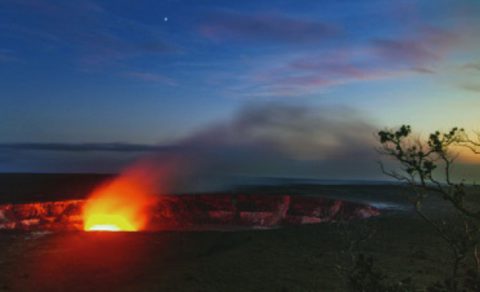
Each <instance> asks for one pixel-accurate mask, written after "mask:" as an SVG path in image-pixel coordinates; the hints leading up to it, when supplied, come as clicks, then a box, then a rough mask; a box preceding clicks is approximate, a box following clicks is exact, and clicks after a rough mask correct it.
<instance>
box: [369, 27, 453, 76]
mask: <svg viewBox="0 0 480 292" xmlns="http://www.w3.org/2000/svg"><path fill="white" fill-rule="evenodd" d="M458 41H459V36H458V35H457V34H455V33H453V32H450V31H447V30H443V29H439V28H434V27H430V26H423V27H421V28H420V29H419V32H418V33H416V34H414V35H412V36H410V37H406V38H401V37H400V38H393V37H390V38H376V39H373V40H372V46H373V49H374V50H375V51H376V53H377V54H378V55H379V56H380V57H381V58H383V59H384V60H386V61H389V62H390V63H391V64H392V65H396V66H402V64H403V65H407V66H411V67H413V68H419V67H420V68H429V67H431V66H432V65H435V64H436V63H437V62H439V61H441V60H443V59H444V58H445V56H446V55H447V54H448V53H449V52H450V51H451V49H452V48H453V47H454V46H455V44H456V42H458ZM427 70H431V69H427Z"/></svg>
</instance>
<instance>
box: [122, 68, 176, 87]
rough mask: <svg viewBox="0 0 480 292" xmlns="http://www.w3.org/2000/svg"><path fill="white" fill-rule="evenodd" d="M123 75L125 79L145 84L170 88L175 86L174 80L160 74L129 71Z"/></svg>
mask: <svg viewBox="0 0 480 292" xmlns="http://www.w3.org/2000/svg"><path fill="white" fill-rule="evenodd" d="M123 75H124V76H126V77H130V78H134V79H138V80H143V81H146V82H155V83H162V84H166V85H170V86H176V85H177V82H176V81H175V80H173V79H171V78H170V77H167V76H165V75H162V74H156V73H150V72H140V71H129V72H124V73H123Z"/></svg>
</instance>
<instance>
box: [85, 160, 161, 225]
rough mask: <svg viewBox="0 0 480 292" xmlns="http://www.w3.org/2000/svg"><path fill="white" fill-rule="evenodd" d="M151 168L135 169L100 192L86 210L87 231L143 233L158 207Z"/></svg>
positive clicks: (87, 205)
mask: <svg viewBox="0 0 480 292" xmlns="http://www.w3.org/2000/svg"><path fill="white" fill-rule="evenodd" d="M153 181H154V179H153V178H152V176H151V175H150V172H149V171H148V168H142V167H139V168H134V169H130V170H129V171H127V172H125V173H123V174H122V175H120V176H119V177H118V178H116V179H115V180H113V181H111V182H110V183H108V184H106V185H104V186H102V187H100V188H98V189H97V190H95V191H94V192H93V194H92V195H91V196H90V197H89V198H88V200H87V203H86V205H85V207H84V210H83V229H84V230H85V231H139V230H143V229H144V228H145V226H146V224H147V222H148V219H149V214H150V208H151V207H152V206H153V205H154V204H155V202H156V200H155V196H154V195H152V189H153V187H152V182H153Z"/></svg>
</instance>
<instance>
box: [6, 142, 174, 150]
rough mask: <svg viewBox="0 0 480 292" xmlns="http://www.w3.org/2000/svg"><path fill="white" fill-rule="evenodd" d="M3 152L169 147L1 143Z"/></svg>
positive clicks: (158, 148) (112, 144) (116, 144)
mask: <svg viewBox="0 0 480 292" xmlns="http://www.w3.org/2000/svg"><path fill="white" fill-rule="evenodd" d="M0 149H4V150H27V151H29V150H32V151H65V152H97V151H101V152H105V151H107V152H152V151H167V150H171V149H172V147H169V146H156V145H146V144H130V143H2V144H0Z"/></svg>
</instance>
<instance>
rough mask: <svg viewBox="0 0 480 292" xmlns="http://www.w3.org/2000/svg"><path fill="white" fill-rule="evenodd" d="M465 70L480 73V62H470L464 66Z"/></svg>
mask: <svg viewBox="0 0 480 292" xmlns="http://www.w3.org/2000/svg"><path fill="white" fill-rule="evenodd" d="M463 68H464V69H468V70H477V71H480V62H470V63H466V64H464V65H463Z"/></svg>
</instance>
